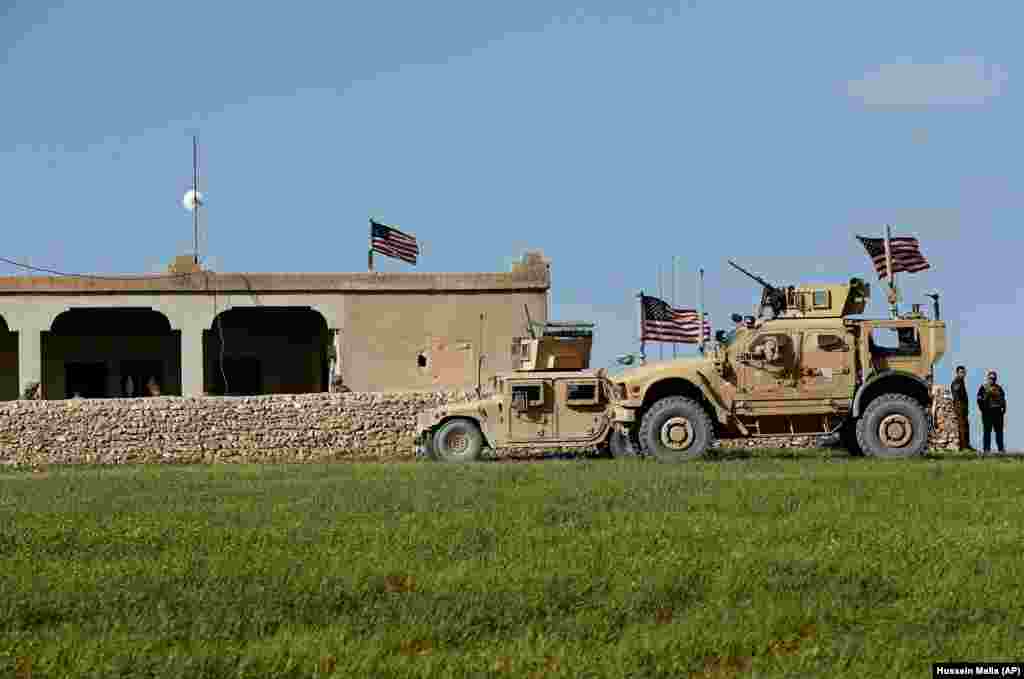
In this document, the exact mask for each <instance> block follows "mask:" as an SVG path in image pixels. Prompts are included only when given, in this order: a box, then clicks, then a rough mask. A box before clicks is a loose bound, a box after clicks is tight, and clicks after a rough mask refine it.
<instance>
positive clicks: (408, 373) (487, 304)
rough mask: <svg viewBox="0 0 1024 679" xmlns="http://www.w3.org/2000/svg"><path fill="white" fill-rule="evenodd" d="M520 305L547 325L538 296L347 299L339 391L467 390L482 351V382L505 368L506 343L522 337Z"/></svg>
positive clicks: (507, 363) (361, 296)
mask: <svg viewBox="0 0 1024 679" xmlns="http://www.w3.org/2000/svg"><path fill="white" fill-rule="evenodd" d="M524 304H525V305H528V306H529V309H530V315H531V317H532V318H533V320H534V321H537V322H543V321H546V320H547V318H548V309H547V294H546V293H545V292H533V293H512V294H509V293H505V294H488V293H480V294H461V295H456V294H448V295H397V294H379V293H378V294H353V295H351V296H350V297H349V298H348V300H347V304H346V307H347V313H346V316H345V327H344V328H343V329H342V337H341V342H340V344H341V373H342V376H343V378H344V381H345V384H346V386H348V387H349V388H351V389H352V390H353V391H391V390H395V389H410V390H420V389H427V390H430V389H469V388H472V387H473V386H475V385H476V379H477V374H476V371H477V368H476V366H477V359H478V358H479V356H480V353H481V350H482V353H483V354H484V355H485V361H484V364H483V367H482V369H481V380H482V381H483V382H487V381H489V380H490V378H491V376H492V375H494V374H495V372H500V371H503V370H510V369H511V368H512V358H511V345H512V338H513V337H517V336H520V337H521V336H523V335H524V334H525V332H526V318H525V313H524V311H523V305H524ZM481 314H484V316H485V317H484V320H483V322H482V323H481V320H480V315H481ZM481 338H482V341H483V344H482V345H481ZM421 355H422V356H423V358H424V359H425V360H426V366H422V367H421V366H420V365H419V357H420V356H421Z"/></svg>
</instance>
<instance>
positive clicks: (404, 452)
mask: <svg viewBox="0 0 1024 679" xmlns="http://www.w3.org/2000/svg"><path fill="white" fill-rule="evenodd" d="M469 398H473V394H472V393H471V392H406V393H357V392H348V393H335V394H331V393H324V394H299V395H273V396H234V397H232V396H228V397H195V398H181V397H174V396H162V397H153V398H139V399H71V400H66V401H36V400H22V401H6V402H0V464H5V465H17V466H41V465H47V464H81V463H87V464H123V463H132V462H166V463H190V462H205V463H210V462H317V461H335V460H377V461H384V460H388V461H398V460H410V459H412V457H413V453H412V450H413V435H414V433H415V423H416V415H417V413H419V412H420V411H422V410H425V409H427V408H432V407H435V406H439V405H443V404H445V403H450V402H453V401H463V400H466V399H469ZM937 410H938V415H937V426H936V428H935V431H934V432H933V434H932V437H931V448H932V449H933V450H953V449H955V445H956V418H955V414H954V412H953V407H952V402H951V401H950V400H949V397H948V392H947V393H946V394H945V395H944V396H943V398H942V399H940V400H939V405H938V409H937ZM717 445H718V446H720V447H723V448H799V447H812V446H813V447H820V446H822V445H823V441H822V440H821V438H820V437H803V438H796V439H778V440H776V439H736V440H730V441H722V442H720V443H719V444H717ZM588 450H592V449H587V448H580V449H576V451H577V452H586V451H588ZM572 451H573V449H568V448H558V449H554V448H552V449H548V450H545V451H543V453H526V452H525V451H513V450H510V451H497V452H496V456H498V457H524V456H525V457H528V456H530V455H532V454H550V453H556V452H561V453H565V452H572Z"/></svg>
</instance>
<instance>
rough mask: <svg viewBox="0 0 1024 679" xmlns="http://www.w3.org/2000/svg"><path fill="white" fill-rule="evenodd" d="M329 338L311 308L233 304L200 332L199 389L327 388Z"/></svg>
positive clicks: (250, 392)
mask: <svg viewBox="0 0 1024 679" xmlns="http://www.w3.org/2000/svg"><path fill="white" fill-rule="evenodd" d="M330 345H331V337H330V333H329V332H328V327H327V321H326V320H325V319H324V317H323V316H322V315H321V314H320V312H318V311H315V310H313V309H311V308H310V307H265V306H261V307H233V308H231V309H227V310H226V311H222V312H221V313H220V314H218V315H217V317H216V318H214V320H213V327H211V328H210V329H209V330H206V331H204V333H203V365H204V368H205V369H204V374H205V378H204V390H205V391H206V393H208V394H216V395H235V396H241V395H256V394H304V393H311V392H321V391H328V388H329V370H330V363H329V361H330Z"/></svg>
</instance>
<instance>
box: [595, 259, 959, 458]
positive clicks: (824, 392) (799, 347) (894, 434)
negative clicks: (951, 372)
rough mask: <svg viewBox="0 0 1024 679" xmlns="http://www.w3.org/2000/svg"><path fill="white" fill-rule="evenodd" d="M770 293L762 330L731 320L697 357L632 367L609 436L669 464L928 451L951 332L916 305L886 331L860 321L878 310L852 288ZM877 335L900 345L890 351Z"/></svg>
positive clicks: (758, 324)
mask: <svg viewBox="0 0 1024 679" xmlns="http://www.w3.org/2000/svg"><path fill="white" fill-rule="evenodd" d="M730 264H732V265H733V266H734V267H735V268H737V269H739V270H740V271H742V272H743V273H745V274H747V275H748V276H751V277H752V278H754V279H755V280H757V281H758V282H759V283H761V284H762V286H763V288H764V291H763V294H762V296H761V302H760V305H759V309H758V319H757V320H756V321H753V319H752V318H751V317H747V319H749V320H747V321H745V320H744V318H743V317H742V316H739V315H736V314H734V315H733V320H734V322H736V327H735V328H734V329H733V330H730V331H728V332H726V331H724V330H719V331H718V332H717V333H716V335H715V340H716V341H715V342H714V343H713V344H712V345H711V346H709V347H707V348H706V349H705V350H704V353H703V356H701V357H698V358H680V359H674V360H671V361H665V362H659V363H655V364H651V365H643V366H640V367H636V368H632V369H630V370H627V371H625V372H624V373H622V374H620V375H617V376H615V378H614V380H613V401H614V402H613V408H612V420H613V427H614V428H615V430H616V431H617V432H619V433H620V435H622V436H624V437H625V438H626V439H627V442H628V443H627V445H628V447H631V448H633V449H636V450H638V451H639V452H640V453H641V454H644V455H651V456H653V457H654V458H656V459H657V460H660V461H665V462H676V461H683V460H688V459H692V458H696V457H699V456H701V455H703V454H704V452H705V451H706V450H707V449H708V447H709V446H710V445H711V443H712V442H713V440H714V439H716V438H723V439H724V438H735V437H779V436H807V435H821V436H826V435H838V436H839V438H840V440H841V441H842V442H843V444H844V445H845V446H846V447H847V448H849V449H850V452H851V453H853V454H858V455H859V454H867V455H871V456H879V457H907V456H912V455H919V454H921V453H923V452H924V451H925V450H926V448H927V444H928V434H929V430H930V426H931V425H930V422H929V418H928V412H929V406H930V404H931V389H930V387H931V383H932V379H933V366H934V365H935V363H936V362H938V360H939V359H940V358H941V357H942V356H943V354H944V353H945V350H946V326H945V323H943V322H942V321H940V320H939V319H938V302H937V298H936V304H935V313H934V316H935V317H934V318H927V317H926V316H925V315H924V314H922V313H921V311H920V305H914V307H913V311H912V312H911V313H909V314H905V315H902V316H897V317H895V318H891V319H889V320H866V319H855V318H851V316H854V315H858V314H861V313H863V311H864V308H865V305H866V304H867V302H868V300H869V299H870V295H871V288H870V285H869V284H868V283H866V282H864V281H863V280H861V279H859V278H851V279H850V281H849V282H848V283H846V284H831V285H805V286H789V287H787V288H785V289H781V288H777V287H775V286H773V285H771V284H769V283H767V282H765V281H764V280H763V279H761V278H759V277H757V276H755V275H753V274H751V273H749V272H747V271H745V270H744V269H742V268H740V267H739V266H737V265H736V264H735V263H733V262H730ZM881 336H892V340H891V341H889V342H884V341H882V337H881Z"/></svg>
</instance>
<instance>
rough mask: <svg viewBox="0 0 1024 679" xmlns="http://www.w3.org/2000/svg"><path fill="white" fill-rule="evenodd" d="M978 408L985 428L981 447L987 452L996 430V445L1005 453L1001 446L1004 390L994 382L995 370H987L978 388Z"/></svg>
mask: <svg viewBox="0 0 1024 679" xmlns="http://www.w3.org/2000/svg"><path fill="white" fill-rule="evenodd" d="M978 408H979V409H981V424H982V426H983V427H984V429H985V433H984V437H983V439H982V448H983V449H984V451H985V452H986V453H987V452H988V451H989V447H990V446H991V443H992V431H993V430H995V432H996V447H997V448H999V452H1000V453H1005V452H1006V449H1005V448H1004V447H1003V416H1004V415H1005V414H1006V390H1004V389H1003V387H1002V385H1000V384H997V383H996V371H995V370H989V371H988V378H987V379H986V380H985V384H983V385H981V387H979V388H978Z"/></svg>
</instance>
